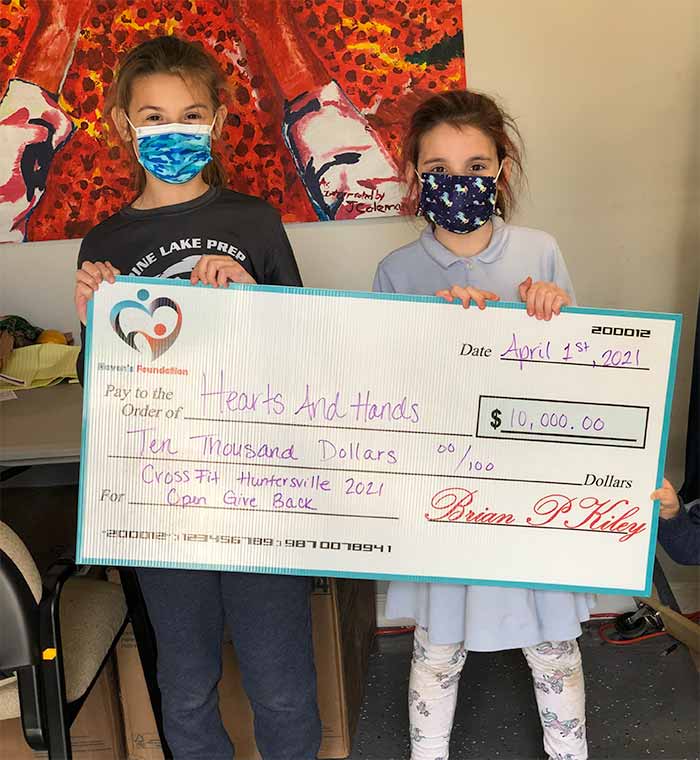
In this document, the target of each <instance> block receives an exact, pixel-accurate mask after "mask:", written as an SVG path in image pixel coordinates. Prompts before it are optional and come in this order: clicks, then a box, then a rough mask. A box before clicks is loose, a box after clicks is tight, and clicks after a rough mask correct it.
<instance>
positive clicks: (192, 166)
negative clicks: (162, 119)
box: [127, 117, 214, 185]
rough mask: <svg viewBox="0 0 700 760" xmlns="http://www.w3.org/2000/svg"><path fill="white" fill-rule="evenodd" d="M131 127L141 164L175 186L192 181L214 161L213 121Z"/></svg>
mask: <svg viewBox="0 0 700 760" xmlns="http://www.w3.org/2000/svg"><path fill="white" fill-rule="evenodd" d="M127 121H129V119H128V117H127ZM129 124H131V121H129ZM131 127H132V128H133V130H134V132H136V140H137V143H138V147H139V155H138V159H139V163H140V164H141V166H143V168H144V169H145V170H146V171H147V172H149V173H150V174H152V175H153V176H154V177H156V178H157V179H160V180H162V181H163V182H170V183H171V184H174V185H181V184H182V183H183V182H189V181H190V180H191V179H192V178H193V177H196V176H197V175H198V174H199V172H201V171H202V169H203V168H204V167H205V166H206V165H207V164H208V163H209V162H210V161H211V131H212V128H213V127H214V124H213V123H212V124H178V123H173V124H155V125H153V126H148V127H134V125H133V124H131Z"/></svg>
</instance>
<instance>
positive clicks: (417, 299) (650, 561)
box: [76, 275, 683, 596]
mask: <svg viewBox="0 0 700 760" xmlns="http://www.w3.org/2000/svg"><path fill="white" fill-rule="evenodd" d="M116 279H117V281H118V282H123V283H132V284H136V285H148V284H150V285H154V286H159V285H168V286H176V287H198V288H211V289H212V290H216V291H218V292H220V293H235V292H236V291H239V290H241V291H259V292H263V293H285V294H288V295H299V296H321V297H327V298H355V299H370V300H384V301H402V302H407V303H441V304H444V305H445V306H461V304H460V303H459V302H454V303H452V304H449V303H445V301H444V300H443V299H441V298H437V297H435V296H419V295H405V294H401V293H371V292H366V291H352V290H326V289H322V288H299V287H286V286H277V285H241V284H238V283H230V284H229V286H228V288H213V287H212V286H209V285H202V284H201V283H200V284H198V285H195V286H192V285H191V284H190V283H189V282H188V281H186V280H179V279H174V280H169V279H168V280H165V279H163V278H160V277H134V276H133V275H126V276H124V275H119V276H118V277H117V278H116ZM487 308H489V309H520V310H523V309H525V305H524V304H522V303H512V302H507V301H495V302H489V303H488V305H487ZM563 311H565V312H569V313H572V314H591V315H593V314H595V315H600V316H614V317H625V318H629V319H656V320H661V321H666V322H673V348H672V352H671V361H670V362H669V371H668V379H667V389H666V403H665V407H664V422H663V429H662V433H661V443H660V447H659V463H658V468H657V475H656V486H657V488H659V487H661V484H662V483H663V477H664V462H665V461H666V453H667V450H668V437H669V429H670V422H671V407H672V404H673V391H674V386H675V379H676V371H677V367H678V351H679V346H680V336H681V325H682V321H683V317H682V315H681V314H671V313H664V312H647V311H629V310H627V309H596V308H589V307H583V306H566V307H564V308H563ZM92 322H93V301H92V300H90V301H89V302H88V309H87V325H86V331H85V334H86V340H85V352H84V353H85V363H84V367H85V372H84V379H85V385H84V387H83V421H82V433H81V452H83V451H85V450H86V448H87V445H88V442H89V439H90V422H89V419H88V413H87V409H88V404H87V403H86V402H87V400H88V399H89V398H90V375H91V366H92ZM85 467H86V462H85V459H84V458H83V456H82V453H81V457H80V487H79V491H78V525H77V541H76V562H78V563H80V564H97V563H99V564H101V565H105V564H113V565H115V566H117V567H162V568H170V569H185V570H186V569H190V570H217V571H222V572H233V571H235V572H251V573H261V572H264V573H268V574H274V575H302V576H317V577H331V578H360V579H367V580H388V581H393V580H396V581H405V582H412V583H445V584H450V583H459V584H466V585H473V586H502V587H507V588H532V589H542V590H545V589H546V590H552V591H575V592H583V593H602V594H624V595H641V596H648V595H649V594H650V593H651V590H652V583H653V573H654V557H655V554H656V536H657V531H658V515H659V502H658V501H654V504H653V508H652V518H651V525H650V526H649V527H650V537H649V554H648V556H647V574H646V584H645V586H644V588H641V589H628V588H608V587H605V588H597V587H590V586H567V585H562V584H555V583H531V582H523V581H490V580H483V579H474V578H445V577H439V578H435V577H431V576H413V575H391V574H382V573H358V572H342V571H333V570H321V569H314V570H309V569H299V568H294V567H285V568H279V567H278V568H269V567H262V566H253V565H236V564H231V565H228V564H223V565H217V564H192V563H179V562H165V563H162V562H155V561H145V560H139V561H132V560H123V559H109V558H95V557H87V556H85V554H84V552H83V530H84V525H83V504H84V501H85V482H86V477H85Z"/></svg>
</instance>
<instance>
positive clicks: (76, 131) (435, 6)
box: [0, 0, 465, 242]
mask: <svg viewBox="0 0 700 760" xmlns="http://www.w3.org/2000/svg"><path fill="white" fill-rule="evenodd" d="M161 34H175V35H178V36H180V37H182V38H184V39H186V40H192V41H198V42H200V43H201V44H202V45H203V46H204V47H205V48H206V50H207V51H209V52H210V53H211V54H212V55H213V56H214V57H215V58H216V59H217V61H218V63H219V64H220V66H221V67H222V69H223V71H224V73H225V75H226V80H227V89H228V93H227V99H226V102H227V106H228V108H229V116H228V119H227V123H226V126H225V129H224V133H223V136H222V139H221V140H220V141H219V143H218V144H217V150H218V152H219V154H220V156H221V157H222V159H223V162H224V165H225V166H226V168H227V170H228V174H229V178H230V187H231V188H233V189H234V190H238V191H241V192H245V193H250V194H253V195H258V196H261V197H263V198H265V199H266V200H267V201H269V202H270V203H271V204H273V205H274V206H275V207H277V208H278V209H279V210H280V212H281V214H282V218H283V220H284V221H285V222H310V221H319V220H322V221H332V220H340V219H357V218H364V217H376V216H390V215H396V214H399V213H401V212H402V199H403V187H402V185H401V182H400V180H399V176H398V175H399V170H398V147H399V142H400V138H401V134H402V132H403V129H404V128H405V124H406V119H407V115H408V114H409V113H410V111H411V109H412V108H413V106H414V105H415V103H416V102H418V101H419V100H420V99H421V98H423V97H425V96H426V95H427V94H429V93H432V92H438V91H440V90H444V89H450V88H455V87H463V86H464V85H465V65H464V49H463V41H462V39H463V38H462V15H461V2H460V0H440V2H431V0H0V56H1V58H0V97H2V100H1V101H0V241H2V242H7V241H24V240H27V241H33V240H52V239H62V238H76V237H82V236H83V235H84V234H85V233H86V232H87V231H88V230H89V229H90V228H91V227H92V226H94V224H95V223H96V222H99V221H100V220H103V219H106V218H107V217H108V216H109V215H111V214H113V213H114V212H115V211H116V210H117V209H119V208H120V207H121V206H122V205H124V203H126V202H128V201H129V200H130V198H131V197H133V192H134V191H133V188H132V183H131V179H130V170H129V169H130V164H129V160H128V155H127V154H126V152H125V151H126V150H127V149H126V148H125V147H123V146H122V145H121V144H119V142H118V141H117V138H116V134H115V131H114V130H113V129H112V130H110V129H109V125H108V119H107V115H106V114H105V113H104V111H103V103H104V95H105V92H106V89H107V87H108V86H109V84H110V82H111V81H112V80H113V77H114V71H115V68H116V66H117V63H118V60H119V57H120V55H121V54H122V53H123V52H125V51H128V50H129V49H131V48H132V47H133V46H135V45H137V44H139V43H140V42H142V41H144V40H146V39H149V38H151V37H153V36H156V35H161Z"/></svg>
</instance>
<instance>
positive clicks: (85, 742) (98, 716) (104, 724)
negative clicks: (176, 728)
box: [0, 661, 126, 760]
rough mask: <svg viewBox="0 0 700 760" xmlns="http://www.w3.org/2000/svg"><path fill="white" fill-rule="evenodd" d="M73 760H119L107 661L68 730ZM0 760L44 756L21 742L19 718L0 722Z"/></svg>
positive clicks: (118, 726)
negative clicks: (69, 730)
mask: <svg viewBox="0 0 700 760" xmlns="http://www.w3.org/2000/svg"><path fill="white" fill-rule="evenodd" d="M70 735H71V743H72V746H73V757H74V758H76V760H122V758H124V757H126V753H125V750H124V728H123V725H122V720H121V713H120V709H119V702H118V698H117V684H116V678H115V673H114V666H113V665H112V663H111V661H110V662H108V663H107V665H105V667H104V668H103V670H102V673H100V677H99V678H98V679H97V681H96V682H95V685H94V686H93V687H92V690H91V691H90V694H89V695H88V698H87V699H86V700H85V703H84V704H83V706H82V708H81V710H80V712H79V713H78V716H77V717H76V719H75V722H74V723H73V725H72V727H71V732H70ZM0 757H1V758H2V760H36V758H46V757H48V753H46V752H32V750H31V749H30V748H29V745H28V744H27V743H26V741H25V740H24V734H23V732H22V725H21V723H20V719H19V718H15V719H14V720H3V721H0Z"/></svg>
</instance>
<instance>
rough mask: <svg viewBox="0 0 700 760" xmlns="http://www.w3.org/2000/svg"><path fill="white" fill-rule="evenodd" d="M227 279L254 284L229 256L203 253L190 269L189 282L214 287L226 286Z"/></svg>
mask: <svg viewBox="0 0 700 760" xmlns="http://www.w3.org/2000/svg"><path fill="white" fill-rule="evenodd" d="M229 281H231V282H241V283H244V284H247V285H255V284H256V283H255V280H254V279H253V278H252V277H251V276H250V275H249V274H248V272H246V270H245V269H243V267H242V266H241V265H240V264H239V263H238V262H237V261H234V260H233V259H232V258H231V257H230V256H215V255H210V254H206V253H205V254H204V255H203V256H202V257H201V258H200V260H199V261H198V262H197V265H196V266H195V268H194V269H193V270H192V274H191V275H190V282H191V283H192V284H193V285H196V284H197V283H198V282H201V283H203V284H204V285H213V286H214V287H215V288H218V287H222V288H227V287H228V283H229Z"/></svg>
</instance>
